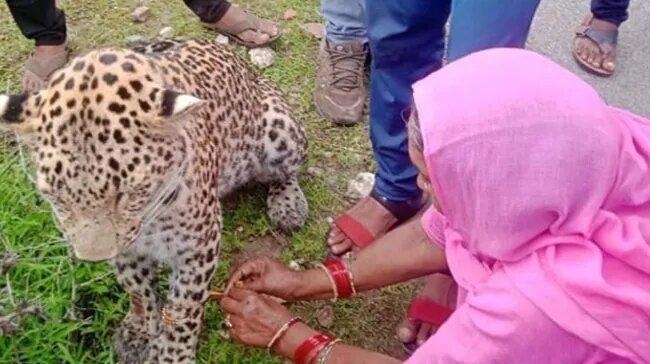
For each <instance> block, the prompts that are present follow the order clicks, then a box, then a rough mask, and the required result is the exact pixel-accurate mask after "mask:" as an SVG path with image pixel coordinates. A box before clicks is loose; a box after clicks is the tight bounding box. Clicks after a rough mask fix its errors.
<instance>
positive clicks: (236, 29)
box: [203, 12, 282, 48]
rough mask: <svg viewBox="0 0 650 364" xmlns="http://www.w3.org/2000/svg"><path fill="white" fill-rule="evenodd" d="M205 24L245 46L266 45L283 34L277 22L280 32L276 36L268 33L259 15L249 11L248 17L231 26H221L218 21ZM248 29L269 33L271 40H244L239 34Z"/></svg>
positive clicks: (259, 46)
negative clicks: (262, 28)
mask: <svg viewBox="0 0 650 364" xmlns="http://www.w3.org/2000/svg"><path fill="white" fill-rule="evenodd" d="M274 24H275V23H274ZM203 25H204V26H205V27H206V28H209V29H212V30H215V31H217V32H219V33H221V34H223V35H225V36H226V37H228V38H230V39H231V40H232V41H233V42H235V43H238V44H241V45H243V46H244V47H247V48H261V47H266V46H268V45H269V44H271V43H273V42H274V41H276V40H277V39H278V38H280V36H281V35H282V29H281V28H280V26H279V25H278V24H275V26H276V27H277V28H278V34H276V35H275V36H271V35H270V34H268V33H266V32H263V31H262V30H261V22H260V18H258V17H257V16H255V15H253V14H251V13H249V12H246V19H243V20H241V21H239V22H237V23H235V24H233V25H232V26H229V27H224V26H220V25H219V24H218V22H217V23H203ZM247 30H251V31H254V32H256V33H262V34H267V35H268V36H269V40H268V41H267V42H265V43H255V42H253V41H247V40H244V39H242V38H241V37H240V36H239V34H241V33H243V32H245V31H247Z"/></svg>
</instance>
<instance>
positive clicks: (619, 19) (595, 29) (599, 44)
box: [573, 0, 630, 76]
mask: <svg viewBox="0 0 650 364" xmlns="http://www.w3.org/2000/svg"><path fill="white" fill-rule="evenodd" d="M629 5H630V1H629V0H592V1H591V14H592V16H590V17H589V18H588V19H586V20H585V21H583V23H582V25H581V27H580V29H579V31H578V32H577V35H576V38H575V41H574V46H573V55H574V57H575V58H576V60H577V61H578V63H579V64H580V65H581V66H583V67H585V68H587V69H588V70H590V71H593V72H595V73H596V74H599V75H603V76H608V75H611V74H612V73H614V70H615V69H616V45H617V41H618V28H619V26H620V25H621V24H622V23H623V22H624V21H626V20H627V18H628V7H629Z"/></svg>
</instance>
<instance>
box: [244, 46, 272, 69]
mask: <svg viewBox="0 0 650 364" xmlns="http://www.w3.org/2000/svg"><path fill="white" fill-rule="evenodd" d="M248 55H249V56H250V58H251V62H252V63H253V64H254V65H256V66H257V67H259V68H262V69H264V68H267V67H269V66H271V65H272V64H273V63H274V62H275V52H274V51H273V49H271V48H254V49H251V50H249V51H248Z"/></svg>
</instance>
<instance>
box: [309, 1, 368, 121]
mask: <svg viewBox="0 0 650 364" xmlns="http://www.w3.org/2000/svg"><path fill="white" fill-rule="evenodd" d="M365 5H366V4H365V0H321V9H322V12H323V16H324V18H325V39H324V40H323V42H322V43H321V47H320V51H319V55H318V70H317V72H316V81H315V87H314V105H315V106H316V109H317V110H318V112H319V113H320V114H321V115H322V116H323V117H325V118H327V119H328V120H330V121H332V122H333V123H335V124H337V125H353V124H356V123H358V122H359V121H360V120H361V117H362V114H363V108H364V105H365V99H366V87H365V84H364V78H365V64H366V59H367V56H368V46H367V34H366V14H365Z"/></svg>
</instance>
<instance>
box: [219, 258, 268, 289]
mask: <svg viewBox="0 0 650 364" xmlns="http://www.w3.org/2000/svg"><path fill="white" fill-rule="evenodd" d="M263 271H264V263H263V262H262V261H259V260H251V261H248V262H246V263H244V264H242V265H241V267H239V268H237V270H236V271H235V273H233V274H232V276H231V277H230V280H229V281H228V286H227V288H226V292H228V291H230V289H231V288H232V287H235V286H236V284H237V282H240V281H243V280H246V279H247V278H249V277H252V276H255V275H260V274H262V272H263Z"/></svg>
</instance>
